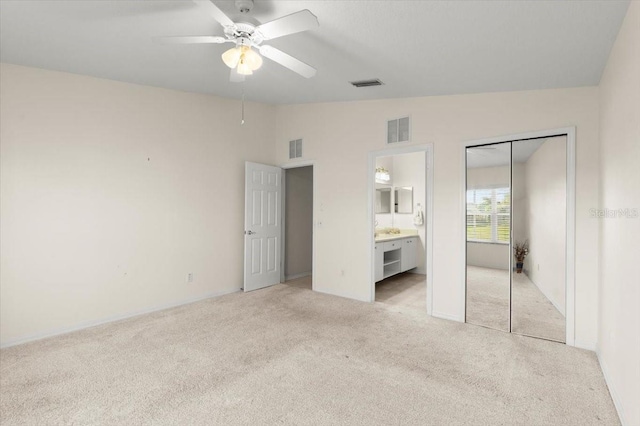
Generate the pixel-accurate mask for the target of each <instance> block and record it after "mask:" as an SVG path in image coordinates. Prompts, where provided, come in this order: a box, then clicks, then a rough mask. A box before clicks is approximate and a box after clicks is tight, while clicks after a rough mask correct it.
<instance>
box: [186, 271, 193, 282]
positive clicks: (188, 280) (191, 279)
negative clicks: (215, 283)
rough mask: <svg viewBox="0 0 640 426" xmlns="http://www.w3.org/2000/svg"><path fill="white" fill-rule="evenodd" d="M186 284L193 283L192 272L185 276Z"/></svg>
mask: <svg viewBox="0 0 640 426" xmlns="http://www.w3.org/2000/svg"><path fill="white" fill-rule="evenodd" d="M187 282H188V283H192V282H193V272H189V273H188V274H187Z"/></svg>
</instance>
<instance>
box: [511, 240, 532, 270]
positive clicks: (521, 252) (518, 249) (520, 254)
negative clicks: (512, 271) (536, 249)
mask: <svg viewBox="0 0 640 426" xmlns="http://www.w3.org/2000/svg"><path fill="white" fill-rule="evenodd" d="M513 254H514V256H515V258H516V273H518V274H521V273H522V267H523V265H524V258H525V257H527V255H528V254H529V240H525V242H518V241H516V243H515V245H514V246H513Z"/></svg>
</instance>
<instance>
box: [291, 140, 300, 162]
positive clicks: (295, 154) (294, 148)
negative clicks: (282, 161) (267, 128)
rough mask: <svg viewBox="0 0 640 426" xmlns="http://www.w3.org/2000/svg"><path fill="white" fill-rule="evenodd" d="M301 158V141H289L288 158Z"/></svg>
mask: <svg viewBox="0 0 640 426" xmlns="http://www.w3.org/2000/svg"><path fill="white" fill-rule="evenodd" d="M300 157H302V139H296V140H293V141H289V158H290V159H291V158H300Z"/></svg>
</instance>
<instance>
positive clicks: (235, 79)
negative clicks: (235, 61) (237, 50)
mask: <svg viewBox="0 0 640 426" xmlns="http://www.w3.org/2000/svg"><path fill="white" fill-rule="evenodd" d="M229 81H230V82H232V83H242V82H244V75H243V74H240V73H239V72H238V69H237V68H231V74H229Z"/></svg>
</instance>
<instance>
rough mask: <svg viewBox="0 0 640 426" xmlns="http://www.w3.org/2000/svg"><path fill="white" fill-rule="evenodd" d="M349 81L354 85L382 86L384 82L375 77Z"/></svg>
mask: <svg viewBox="0 0 640 426" xmlns="http://www.w3.org/2000/svg"><path fill="white" fill-rule="evenodd" d="M349 83H351V84H353V85H354V86H355V87H371V86H382V85H383V84H384V83H383V82H381V81H380V80H378V79H377V78H375V79H372V80H361V81H350V82H349Z"/></svg>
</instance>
